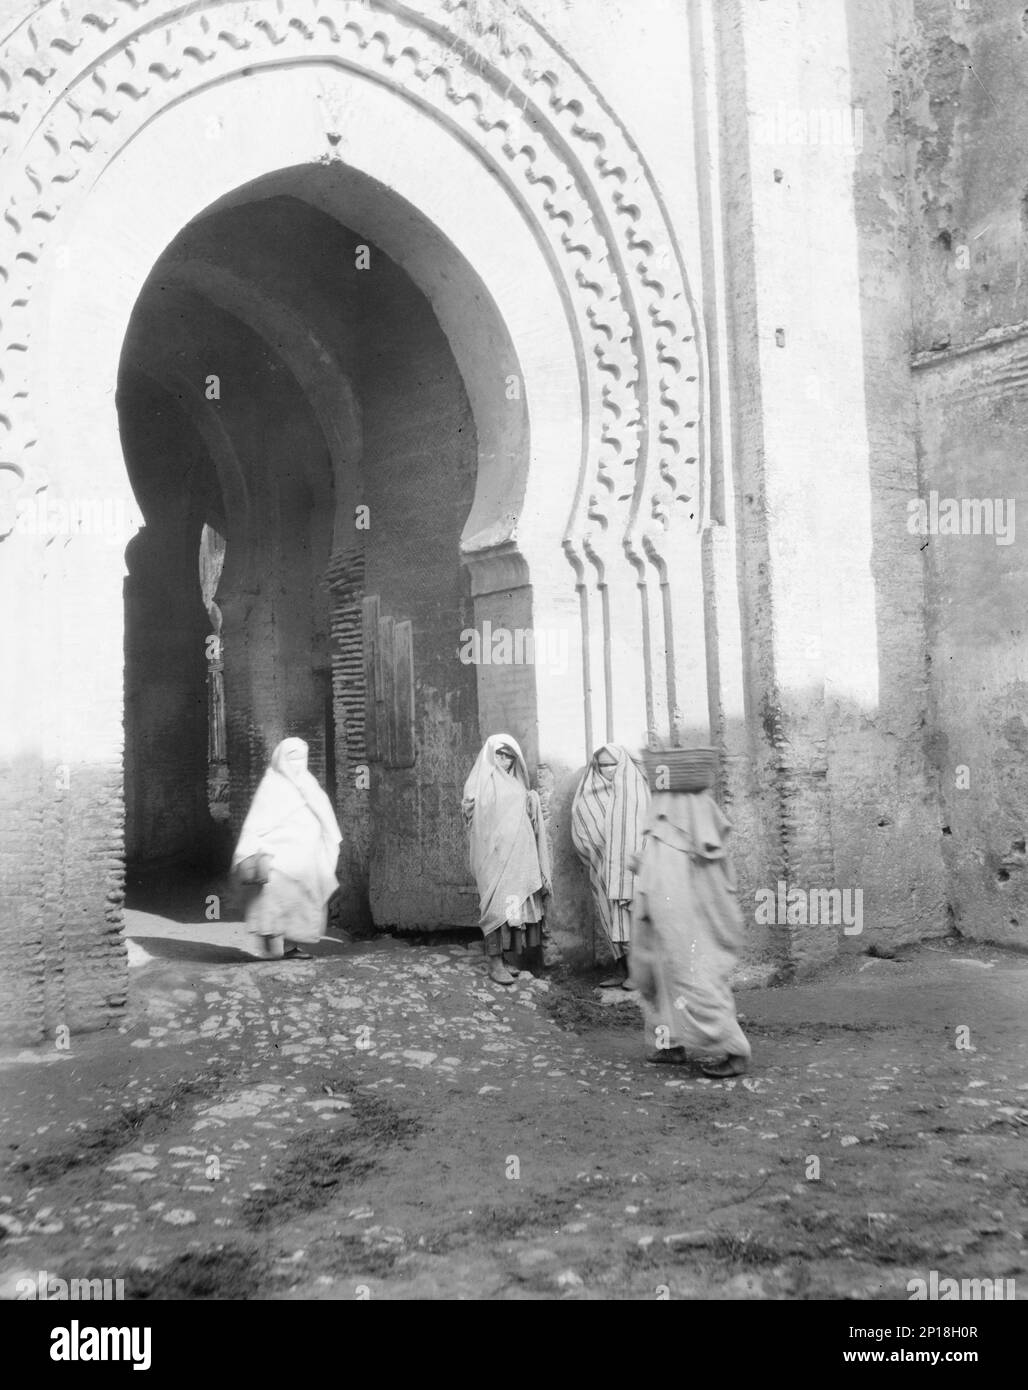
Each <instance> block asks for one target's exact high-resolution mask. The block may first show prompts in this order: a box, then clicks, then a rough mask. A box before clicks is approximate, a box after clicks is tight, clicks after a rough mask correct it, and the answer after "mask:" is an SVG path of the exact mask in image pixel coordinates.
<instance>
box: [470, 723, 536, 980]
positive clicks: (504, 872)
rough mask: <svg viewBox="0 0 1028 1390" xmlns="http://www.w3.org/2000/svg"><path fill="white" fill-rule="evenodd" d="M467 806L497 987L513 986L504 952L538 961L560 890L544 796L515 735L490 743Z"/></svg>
mask: <svg viewBox="0 0 1028 1390" xmlns="http://www.w3.org/2000/svg"><path fill="white" fill-rule="evenodd" d="M461 809H462V811H463V814H464V823H465V825H466V826H467V828H468V837H469V842H470V852H471V872H472V873H473V874H474V876H475V882H476V883H477V885H478V896H479V903H480V907H481V919H480V921H479V926H480V927H481V928H482V934H483V936H484V937H485V950H486V955H487V956H488V957H489V974H490V977H491V978H492V979H493V980H495V981H496V983H497V984H499V985H510V984H513V983H514V976H513V975H512V974H511V973H510V971H509V970H508V969H507V967H506V965H505V963H504V960H503V952H504V951H509V952H511V953H513V954H516V955H520V954H523V953H525V952H532V953H533V954H534V955H536V956H538V954H539V952H540V948H541V946H542V925H543V918H544V916H545V900H546V899H547V898H548V897H549V896H550V893H551V891H552V890H551V887H550V856H549V849H548V846H547V843H546V830H545V827H544V826H543V817H542V806H541V805H540V802H539V793H538V792H535V791H533V790H532V788H531V787H530V785H529V781H528V768H527V767H526V765H525V759H524V757H523V755H522V752H521V749H520V748H519V747H518V744H517V741H516V740H515V739H513V738H511V737H510V735H509V734H492V735H491V736H490V737H489V738H488V739H486V742H485V746H484V747H483V749H482V751H481V752H480V753H479V755H478V757H477V758H476V760H475V765H474V767H473V768H472V769H471V773H470V775H469V776H468V780H467V782H465V784H464V797H463V801H462V803H461Z"/></svg>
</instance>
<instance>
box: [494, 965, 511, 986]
mask: <svg viewBox="0 0 1028 1390" xmlns="http://www.w3.org/2000/svg"><path fill="white" fill-rule="evenodd" d="M489 978H490V980H493V981H494V982H495V983H496V984H498V985H512V984H513V983H514V976H513V975H512V974H511V973H510V971H509V970H508V969H507V967H506V966H505V965H504V963H503V961H502V960H494V961H492V962H490V965H489Z"/></svg>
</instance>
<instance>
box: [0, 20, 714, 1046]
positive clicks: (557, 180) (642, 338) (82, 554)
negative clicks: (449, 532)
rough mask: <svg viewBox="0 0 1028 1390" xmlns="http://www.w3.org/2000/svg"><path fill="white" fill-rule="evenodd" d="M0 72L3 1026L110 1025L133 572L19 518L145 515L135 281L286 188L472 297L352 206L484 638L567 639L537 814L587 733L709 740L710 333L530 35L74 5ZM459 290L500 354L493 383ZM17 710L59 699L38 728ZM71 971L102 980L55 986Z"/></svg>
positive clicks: (10, 51)
mask: <svg viewBox="0 0 1028 1390" xmlns="http://www.w3.org/2000/svg"><path fill="white" fill-rule="evenodd" d="M0 71H2V74H3V82H2V93H0V140H2V145H0V150H2V159H3V166H4V188H5V190H6V194H5V200H4V202H3V205H2V208H0V297H2V303H3V312H2V329H0V335H2V336H0V371H2V373H3V392H4V398H5V401H6V402H7V404H6V405H5V407H4V410H3V414H2V417H0V489H2V490H3V495H4V496H6V497H7V504H6V505H5V506H4V505H0V535H6V536H7V537H8V539H7V540H5V541H3V542H2V543H0V572H2V573H5V574H6V572H7V569H6V567H7V566H11V567H12V573H14V572H16V574H17V583H18V588H17V590H16V592H18V593H19V595H20V596H21V598H22V599H23V600H24V604H25V611H26V612H29V610H31V613H32V614H35V616H36V618H37V622H36V624H35V626H33V623H31V622H29V623H26V624H24V625H23V628H22V631H21V633H20V635H19V637H18V638H17V639H16V640H12V641H11V643H10V644H9V646H8V650H9V651H14V652H20V653H21V660H20V664H19V666H18V670H19V681H20V682H22V686H19V688H18V689H11V690H10V691H8V692H7V694H8V695H9V696H10V698H11V702H12V712H14V713H17V720H18V723H19V725H20V728H21V732H19V735H18V737H17V739H16V740H15V741H14V742H12V744H11V746H10V747H9V748H7V749H5V752H4V761H5V762H7V763H8V764H9V765H10V766H12V767H14V768H16V769H17V775H16V776H15V777H14V778H13V779H12V780H11V782H10V784H9V786H10V795H11V796H12V797H13V798H15V799H16V800H17V804H18V805H19V806H20V807H21V808H22V809H23V811H24V814H22V815H21V816H20V819H19V824H18V829H17V832H16V834H17V843H16V845H15V846H14V850H13V853H14V858H15V860H16V861H17V864H18V866H19V867H18V869H17V871H16V873H15V874H14V875H13V877H12V880H11V881H12V884H13V886H14V900H15V901H16V904H17V909H18V912H19V914H20V918H19V920H20V924H21V926H20V936H18V938H17V940H16V939H15V936H14V935H12V938H11V942H10V949H9V950H8V947H7V946H6V945H5V946H4V948H3V950H4V952H5V958H6V956H7V955H10V958H11V961H12V962H13V961H14V960H15V958H17V961H19V962H21V964H19V965H18V966H17V968H14V966H13V965H12V969H11V971H10V972H9V979H10V980H12V981H18V980H19V979H20V980H22V981H23V982H28V991H27V994H25V995H24V997H25V999H27V1000H28V1002H27V1004H26V1003H23V1002H21V999H20V995H21V994H22V993H24V991H21V990H20V986H18V987H17V988H15V986H3V988H4V989H5V990H6V989H8V988H11V989H14V993H12V994H11V998H10V1014H11V1015H12V1016H17V1017H19V1018H20V1019H21V1020H22V1022H23V1027H22V1028H21V1032H22V1033H23V1034H25V1033H27V1034H30V1035H36V1036H38V1034H39V1031H40V1030H41V1029H42V1027H43V1026H45V1022H46V1020H47V1019H49V1018H52V1017H53V1016H54V1010H55V1009H58V1008H60V1009H63V1010H64V1012H63V1013H61V1015H60V1016H61V1017H62V1018H67V1019H68V1020H69V1022H70V1024H71V1026H72V1028H73V1029H74V1028H75V1027H76V1026H79V1027H82V1026H95V1025H96V1024H97V1023H103V1022H105V1021H107V1020H108V1019H109V1018H111V1017H112V1016H114V1015H115V1014H116V1012H117V1010H118V1008H119V1007H120V1006H121V1004H122V1002H123V1000H124V994H125V979H126V974H125V966H124V954H123V947H122V945H121V937H120V925H121V899H122V894H123V886H122V884H123V873H124V870H123V846H122V821H123V804H122V792H121V762H122V737H123V736H122V732H121V730H122V723H121V701H122V691H121V651H120V643H121V617H120V592H121V583H122V577H123V574H124V560H123V556H122V554H121V552H119V551H117V550H114V551H112V550H111V548H109V547H108V548H106V549H101V548H98V547H95V546H90V545H89V544H88V541H87V539H86V538H84V537H80V536H74V537H70V538H67V539H66V540H65V541H64V542H62V544H60V545H58V546H56V547H53V546H51V547H49V548H48V547H47V546H46V545H45V544H44V540H43V538H32V537H25V536H19V535H11V534H10V533H11V532H12V530H13V528H14V520H13V518H14V516H15V515H16V511H17V506H18V503H19V501H22V500H23V499H25V498H27V497H32V496H35V495H36V494H37V493H38V492H39V491H41V490H43V489H45V488H47V487H49V488H50V489H52V490H54V492H55V493H58V494H60V493H65V494H67V495H74V496H93V495H95V496H97V497H101V498H104V499H107V498H114V499H121V500H122V501H123V502H125V503H126V504H127V503H130V502H131V501H132V500H133V499H132V494H131V489H130V487H129V483H128V479H127V474H126V470H125V465H124V460H123V458H122V455H121V449H120V442H119V436H118V428H117V417H116V412H115V408H114V399H113V391H114V383H115V381H116V379H117V362H118V355H119V353H120V351H121V347H122V344H123V342H124V338H125V333H126V330H127V326H128V322H129V318H130V316H131V313H132V309H133V306H134V304H135V302H136V300H137V298H138V295H139V293H140V290H141V287H142V285H143V283H144V282H145V280H146V277H147V275H148V274H149V272H150V270H151V268H152V267H153V265H154V263H155V262H156V261H157V259H158V257H159V256H160V255H161V253H162V252H163V251H164V249H165V248H166V247H167V246H168V245H169V244H170V242H171V241H172V240H173V239H174V237H175V236H176V235H177V233H178V231H179V230H180V229H181V227H182V226H183V225H184V224H185V223H186V222H187V221H189V220H190V219H191V218H193V217H196V216H198V215H199V214H201V213H202V212H204V211H205V209H207V208H209V207H211V205H212V204H214V203H216V202H217V201H218V200H220V199H223V198H228V197H229V196H230V195H232V194H233V193H235V192H237V191H238V190H239V189H241V188H243V187H244V186H246V185H248V184H250V183H253V182H256V181H257V180H260V179H262V178H267V177H268V176H270V175H272V174H274V173H276V171H279V170H282V169H286V168H297V167H309V168H312V169H313V168H322V169H324V170H326V171H331V170H332V169H334V168H339V169H341V170H353V171H356V175H358V176H359V177H360V178H362V179H363V180H365V182H366V183H367V185H368V186H369V187H370V186H372V185H374V186H375V187H378V188H380V189H382V190H384V192H383V194H382V199H381V206H382V207H385V206H386V205H387V204H388V205H391V206H393V207H394V208H395V209H402V208H403V207H404V205H406V206H407V207H409V208H412V209H415V210H417V212H418V213H419V214H420V215H421V216H422V217H423V218H425V219H427V221H428V222H429V223H431V224H432V225H433V226H434V227H435V228H436V229H437V230H438V233H439V237H440V239H441V244H445V245H447V246H448V247H449V248H450V249H451V252H452V254H454V255H455V256H456V257H457V258H459V259H460V260H461V262H462V263H463V264H464V265H465V266H466V267H467V271H466V276H465V278H464V283H463V285H457V286H456V287H453V286H452V285H451V286H450V287H449V288H445V287H444V286H443V285H442V284H441V283H435V284H434V285H428V284H427V283H426V281H425V278H424V277H421V278H420V279H419V276H420V273H421V270H422V269H423V265H422V262H421V261H419V255H420V254H421V252H420V249H419V248H418V247H416V246H412V245H411V244H409V242H408V243H405V242H404V240H403V236H402V234H401V233H400V232H399V231H397V230H396V228H397V226H398V225H399V220H398V219H396V220H395V225H391V224H390V222H389V219H388V218H387V217H386V216H385V214H384V213H383V214H382V215H381V216H379V214H378V213H376V212H375V210H374V207H375V205H374V200H373V199H371V198H370V197H369V200H368V201H367V204H366V219H367V225H359V224H360V216H359V215H358V216H356V217H355V225H354V227H353V230H354V231H355V232H359V233H361V234H362V236H366V237H367V238H368V240H369V241H370V242H373V243H375V244H378V245H379V246H381V247H382V248H383V249H384V250H385V251H386V252H387V254H389V255H391V256H393V258H394V259H396V260H397V261H398V262H399V263H400V264H401V266H403V267H404V268H405V269H406V270H407V271H408V273H409V274H410V275H411V276H412V278H413V279H414V280H415V282H416V283H420V284H421V287H422V288H423V289H425V292H426V293H428V294H429V297H430V298H431V300H432V304H433V308H434V309H435V311H436V313H437V315H438V317H439V320H440V323H441V325H442V326H443V329H444V331H445V332H446V334H447V337H448V338H449V340H450V343H451V346H452V349H453V352H454V356H455V359H456V361H457V364H458V367H459V368H460V370H461V373H462V375H463V376H464V378H465V382H466V385H467V390H468V396H469V399H470V401H471V405H472V410H473V413H474V415H475V419H476V427H477V430H478V436H479V473H478V484H477V490H476V493H475V500H474V503H473V506H472V509H471V513H470V515H469V517H468V520H467V524H466V526H465V528H464V533H463V537H462V541H461V552H462V556H463V559H464V561H465V563H466V564H467V566H468V568H469V570H470V573H471V581H472V594H473V597H474V603H475V616H476V620H477V621H480V622H481V621H484V620H486V619H496V620H498V621H500V622H503V621H504V619H506V618H510V617H512V616H513V618H514V620H515V622H514V625H516V626H528V625H532V624H535V625H537V626H540V627H542V628H545V629H549V630H554V629H557V628H561V627H563V628H567V629H569V630H571V631H572V632H573V633H574V640H573V643H572V646H573V648H574V649H575V654H576V660H577V661H578V662H579V668H578V669H581V672H582V677H581V680H580V681H579V682H576V681H574V680H572V679H569V678H568V675H567V674H565V675H562V676H559V677H558V676H556V675H553V674H548V673H546V672H545V671H543V670H541V669H538V668H537V669H536V670H535V672H534V673H533V676H534V681H535V690H534V713H533V714H531V715H526V716H525V721H524V722H525V727H524V728H523V729H520V730H519V729H513V730H512V732H514V733H516V734H517V733H519V732H520V733H522V734H523V735H524V739H525V747H526V752H527V753H528V755H529V757H530V760H531V761H534V762H536V763H537V764H538V765H540V767H541V768H542V769H545V777H546V781H547V785H548V786H549V787H550V788H551V794H550V796H549V797H548V798H547V800H548V806H549V810H550V813H551V814H552V813H553V811H554V808H555V807H559V805H560V804H561V798H562V797H566V796H567V795H568V794H569V790H570V786H569V782H568V779H569V777H570V776H571V774H572V772H573V770H574V768H575V766H577V765H580V763H581V761H583V760H584V758H585V757H586V756H587V755H588V754H589V753H590V752H591V748H590V747H589V746H588V745H589V743H590V741H591V738H592V736H593V735H594V734H599V733H601V732H602V733H603V734H604V735H605V736H606V737H616V738H618V739H619V740H620V741H623V742H628V743H637V742H638V741H639V738H640V735H641V733H642V732H643V731H644V730H646V731H647V732H648V733H649V734H650V736H651V737H654V738H655V737H663V736H668V735H670V736H671V737H672V738H677V737H680V736H681V734H682V732H683V731H690V732H691V731H695V732H697V733H699V734H702V735H703V738H702V741H703V742H709V741H710V737H711V732H712V731H711V730H710V728H709V725H708V724H705V717H704V714H703V711H704V710H705V708H706V704H707V699H708V691H707V672H706V667H705V663H704V661H703V659H702V653H703V651H704V640H703V634H702V626H703V622H704V603H703V581H702V576H701V569H700V561H699V552H700V536H701V533H702V531H703V529H704V527H705V526H706V525H707V524H708V522H709V503H708V494H709V488H708V485H707V481H706V477H705V472H706V468H707V452H708V451H707V444H706V422H705V416H706V412H705V409H704V393H705V391H706V375H705V368H704V362H703V352H702V334H701V328H700V324H699V321H698V318H697V314H696V310H695V307H694V304H693V300H692V297H691V294H690V289H689V285H688V281H687V277H686V274H685V269H684V266H683V264H682V260H681V255H680V252H679V248H678V241H677V239H676V236H675V234H674V232H673V230H672V228H671V226H670V223H669V219H668V216H667V213H666V211H665V209H664V206H663V202H662V199H661V196H660V193H659V190H658V188H657V186H656V184H655V181H654V179H653V178H652V176H651V174H650V171H649V169H648V167H647V165H646V163H645V161H644V159H643V157H642V155H641V153H640V151H639V150H638V148H637V147H636V145H635V143H634V142H633V140H632V138H631V136H630V135H629V133H628V132H627V131H626V129H625V128H624V126H623V125H622V124H621V122H620V121H619V120H618V118H617V116H616V115H615V114H614V112H613V111H612V110H611V108H610V107H609V105H608V104H607V103H606V101H605V100H604V99H603V97H602V95H601V94H600V93H599V92H598V91H597V90H596V88H595V86H594V85H593V84H592V83H591V82H590V81H589V79H588V78H587V76H586V75H585V74H584V73H583V72H582V71H581V70H580V69H579V68H578V67H577V65H576V64H575V63H574V62H573V60H572V59H571V58H570V57H569V56H568V55H567V54H566V53H565V52H563V51H562V49H561V48H560V47H559V45H558V44H557V43H556V42H555V41H554V40H553V39H552V38H551V37H550V36H549V35H548V34H547V33H546V32H545V30H544V29H543V28H542V26H541V25H540V24H539V23H538V22H536V21H535V20H534V19H533V18H532V17H531V16H530V15H529V14H527V13H526V12H525V11H524V10H522V9H520V8H518V7H517V6H516V5H513V4H502V5H501V4H499V3H495V0H494V3H492V4H483V3H472V0H460V2H459V3H454V2H453V0H418V3H412V4H401V3H392V0H385V2H384V3H377V2H375V3H367V2H366V0H365V2H362V3H358V0H331V2H330V0H247V3H241V0H224V2H221V0H208V3H200V4H188V5H183V4H174V3H170V0H129V3H126V0H88V3H86V0H68V3H65V4H63V5H58V4H56V3H50V4H44V5H42V6H40V7H39V8H37V9H36V10H35V11H33V12H32V14H31V16H30V17H29V18H26V19H25V20H23V21H22V22H21V23H19V24H17V25H16V26H15V27H14V29H13V30H12V32H11V34H10V35H9V37H8V40H7V42H6V45H5V47H4V50H3V53H2V54H0ZM283 113H288V119H283ZM390 200H391V203H390ZM119 213H120V215H119ZM376 218H378V219H379V220H378V221H376ZM390 237H392V238H393V242H392V243H391V242H390ZM363 273H365V274H373V273H374V269H373V267H372V269H370V270H369V271H365V272H363ZM426 273H427V272H426ZM469 287H470V288H469ZM478 287H481V289H482V290H483V291H484V294H483V295H479V294H478ZM472 290H474V293H472ZM462 294H463V296H464V297H463V298H462V297H461V295H462ZM476 296H477V299H478V300H481V301H482V302H485V301H487V300H488V301H489V312H490V313H492V314H493V315H494V316H495V317H496V318H497V320H498V322H499V323H500V324H502V328H503V331H504V333H505V334H506V335H507V338H508V339H509V348H510V354H511V356H512V360H505V361H499V362H497V361H491V360H490V359H489V357H488V355H485V356H484V357H483V354H482V352H481V350H480V341H479V342H476V340H475V337H474V333H473V332H472V331H471V329H470V328H468V327H467V323H468V316H469V314H471V312H472V301H473V300H476ZM475 312H481V313H483V314H484V313H485V312H486V311H485V310H475ZM483 321H484V320H483ZM512 373H513V374H514V375H516V377H517V379H518V381H519V384H520V389H519V392H518V393H517V397H516V398H515V399H512V398H511V397H510V396H509V393H508V390H507V384H508V380H509V378H510V376H511V374H512ZM511 412H515V413H514V414H512V413H511ZM511 420H515V421H516V422H517V425H516V427H515V428H512V427H511V425H510V422H511ZM12 543H13V544H12ZM5 552H6V553H5ZM561 552H563V556H564V557H566V559H561V558H560V556H561ZM555 557H556V562H555ZM640 618H641V619H642V631H643V651H642V655H641V657H640V653H639V651H638V639H637V638H636V637H635V636H634V634H635V633H637V632H638V631H639V621H640ZM522 619H525V620H527V621H522ZM507 625H511V624H510V623H508V624H507ZM29 630H31V631H29ZM27 631H28V636H26V632H27ZM40 633H43V634H45V636H44V639H43V640H42V641H40V638H39V634H40ZM628 634H632V636H631V639H629V638H628V636H627V635H628ZM33 644H35V645H33ZM30 647H31V648H32V650H31V651H30V650H28V649H29V648H30ZM686 651H688V652H689V653H690V662H689V669H688V672H687V671H686V669H685V664H684V654H685V652H686ZM697 653H700V654H701V655H700V657H699V658H697ZM629 658H630V659H629ZM82 663H85V667H86V670H87V676H86V679H84V680H83V681H82V682H81V683H80V684H79V685H78V687H77V688H76V689H75V690H65V689H64V682H63V680H62V676H63V673H65V672H66V671H68V670H70V669H72V668H73V666H74V665H75V664H78V665H82ZM478 679H479V714H480V721H481V723H482V725H483V728H484V727H485V726H486V725H491V724H492V723H494V722H495V721H496V720H497V719H499V717H500V715H501V714H502V713H503V712H504V710H505V708H506V707H505V705H504V697H503V695H502V692H501V691H500V689H499V687H498V686H497V685H496V684H495V682H496V681H497V680H498V677H497V674H496V672H494V671H488V670H485V671H482V670H480V671H479V675H478ZM22 687H24V688H29V687H31V688H34V689H40V690H47V691H48V695H47V698H46V699H45V700H43V701H41V702H40V703H39V704H38V706H37V707H36V708H35V709H34V710H32V711H31V712H30V713H29V715H28V717H27V718H26V715H25V709H24V701H21V700H20V699H19V697H18V690H19V689H21V688H22ZM15 706H17V710H15ZM501 726H502V725H500V724H498V725H497V727H501ZM714 734H715V736H716V731H714ZM59 753H60V754H62V755H63V756H62V757H60V758H58V756H57V755H58V754H59ZM57 761H62V762H67V763H68V764H69V765H70V767H71V777H70V785H69V788H68V789H67V790H64V791H62V792H55V791H54V790H53V779H52V777H49V775H48V769H49V768H50V767H51V766H52V764H53V763H55V762H57ZM87 858H88V861H89V863H90V864H91V865H92V867H91V868H90V869H88V870H87V869H86V868H84V867H83V866H84V865H85V863H86V861H87ZM5 930H6V928H5ZM40 948H41V951H40ZM72 952H73V953H75V959H76V961H78V959H79V956H80V955H82V956H83V958H88V960H89V961H90V962H92V964H91V965H89V967H88V968H85V969H80V966H79V965H78V964H76V966H75V969H74V970H68V971H64V970H63V962H64V960H65V958H66V956H67V955H68V954H69V953H72ZM19 972H20V973H19ZM41 972H42V975H41ZM54 979H59V980H61V981H62V982H63V981H67V983H61V984H60V986H59V987H58V988H57V989H56V992H55V991H54V988H53V987H52V986H51V985H49V984H48V983H47V982H48V981H51V980H54Z"/></svg>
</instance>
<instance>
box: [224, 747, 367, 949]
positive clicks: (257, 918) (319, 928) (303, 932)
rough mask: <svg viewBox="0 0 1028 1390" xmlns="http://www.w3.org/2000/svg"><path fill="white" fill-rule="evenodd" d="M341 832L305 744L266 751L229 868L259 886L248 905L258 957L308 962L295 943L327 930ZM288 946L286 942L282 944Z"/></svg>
mask: <svg viewBox="0 0 1028 1390" xmlns="http://www.w3.org/2000/svg"><path fill="white" fill-rule="evenodd" d="M341 839H342V836H341V834H340V831H339V823H338V821H337V820H336V816H335V812H334V811H333V809H332V803H331V802H330V801H329V799H328V797H327V796H326V795H325V793H324V792H323V791H322V789H321V788H320V787H319V786H318V783H317V780H316V778H315V777H314V776H313V774H312V773H310V772H308V770H307V745H306V743H304V741H303V739H302V738H287V739H283V740H282V742H281V743H280V744H279V745H278V747H277V748H276V749H275V751H274V753H272V755H271V765H270V767H269V768H268V770H267V772H265V774H264V776H263V778H262V779H261V782H260V785H259V786H258V788H257V791H256V794H255V795H254V798H253V803H252V804H251V806H250V810H249V812H248V814H247V817H246V820H245V821H244V822H243V828H242V830H241V832H240V835H239V843H238V844H237V845H236V851H235V854H233V856H232V869H233V871H234V873H235V874H236V876H237V878H238V879H239V880H240V881H241V882H244V883H261V884H263V887H262V889H261V891H260V892H259V893H258V894H257V895H256V897H255V898H254V899H253V900H252V901H251V902H250V904H249V905H248V907H247V909H246V925H247V926H248V927H249V929H250V932H251V934H252V936H253V941H254V950H255V953H256V954H257V955H258V956H260V957H261V959H262V960H281V959H282V958H283V956H285V957H291V958H293V959H297V958H299V959H303V960H309V959H310V954H309V952H307V951H302V950H301V949H300V947H299V946H298V945H297V944H296V943H297V942H303V943H304V944H305V945H309V944H311V943H312V942H315V941H318V940H320V939H321V937H323V936H324V935H325V923H326V909H327V906H328V900H329V898H330V897H331V896H332V894H333V893H334V892H335V890H336V888H337V887H338V880H337V878H336V871H335V870H336V861H337V860H338V857H339V843H340V840H341ZM287 941H290V942H292V943H293V944H292V945H291V946H289V947H288V949H287V947H286V942H287Z"/></svg>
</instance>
